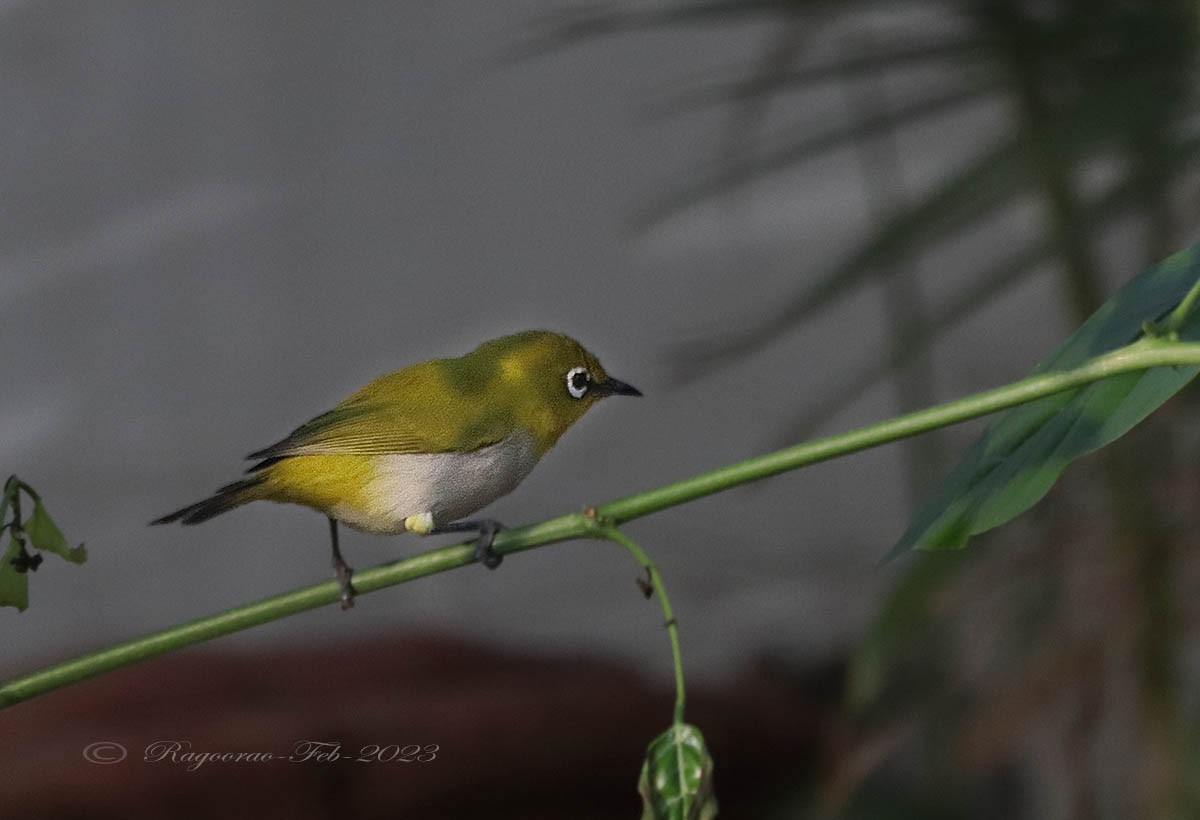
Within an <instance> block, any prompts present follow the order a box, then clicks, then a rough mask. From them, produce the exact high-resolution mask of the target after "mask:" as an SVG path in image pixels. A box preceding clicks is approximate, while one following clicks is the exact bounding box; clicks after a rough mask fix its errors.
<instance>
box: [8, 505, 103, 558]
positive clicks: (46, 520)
mask: <svg viewBox="0 0 1200 820" xmlns="http://www.w3.org/2000/svg"><path fill="white" fill-rule="evenodd" d="M24 529H25V534H26V535H27V536H29V542H30V543H31V544H32V545H33V546H34V547H35V548H37V549H39V550H43V551H44V552H52V553H54V554H55V555H61V556H62V557H63V558H65V559H67V560H68V561H71V562H72V563H75V564H82V563H83V562H84V561H86V560H87V550H85V549H84V548H83V545H82V544H81V545H79V546H78V547H72V546H71V545H70V544H68V543H67V539H66V538H65V537H64V536H63V534H62V530H60V529H59V528H58V525H57V524H55V523H54V520H53V519H52V518H50V515H49V514H48V513H47V512H46V508H45V507H44V506H42V502H41V501H40V500H36V501H34V504H33V515H31V516H29V520H28V521H26V522H25V525H24Z"/></svg>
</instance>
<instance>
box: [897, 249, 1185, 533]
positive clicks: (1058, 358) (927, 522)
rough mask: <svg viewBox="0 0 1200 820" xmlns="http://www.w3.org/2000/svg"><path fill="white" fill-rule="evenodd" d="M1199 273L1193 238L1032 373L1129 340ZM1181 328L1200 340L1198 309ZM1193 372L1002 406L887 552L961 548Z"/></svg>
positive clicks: (1021, 507) (1123, 377)
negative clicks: (959, 462)
mask: <svg viewBox="0 0 1200 820" xmlns="http://www.w3.org/2000/svg"><path fill="white" fill-rule="evenodd" d="M1198 277H1200V245H1193V246H1192V247H1190V248H1188V249H1187V250H1184V251H1180V252H1179V253H1177V254H1175V255H1174V256H1172V257H1171V258H1169V259H1167V260H1165V261H1164V262H1161V263H1159V264H1158V265H1155V266H1154V267H1152V268H1150V269H1149V270H1147V271H1145V272H1144V273H1142V274H1141V275H1139V276H1138V277H1136V278H1135V279H1134V280H1133V281H1131V282H1129V284H1127V285H1126V286H1125V287H1123V288H1121V290H1119V291H1118V292H1117V294H1116V295H1115V296H1113V297H1112V298H1111V299H1110V300H1109V301H1108V302H1106V303H1105V304H1104V305H1102V306H1101V307H1100V309H1099V310H1098V311H1096V313H1095V314H1094V315H1093V316H1092V317H1091V318H1090V319H1088V320H1087V321H1086V322H1085V323H1084V324H1083V326H1082V327H1080V328H1079V330H1077V331H1076V332H1075V333H1074V334H1073V335H1072V336H1071V337H1070V338H1069V339H1067V341H1066V342H1065V343H1064V344H1063V345H1062V346H1061V347H1060V348H1058V350H1056V351H1055V352H1054V353H1053V354H1051V355H1050V357H1049V358H1047V359H1046V360H1045V361H1043V362H1042V363H1041V364H1040V365H1038V366H1037V368H1035V370H1034V372H1035V373H1043V372H1046V371H1051V370H1061V369H1067V368H1071V367H1075V366H1077V365H1079V364H1081V363H1082V362H1084V361H1085V360H1087V359H1090V358H1092V357H1094V356H1097V355H1099V354H1101V353H1105V352H1107V351H1110V350H1114V349H1116V348H1118V347H1121V346H1123V345H1126V344H1129V343H1130V342H1133V341H1135V340H1136V339H1137V338H1138V336H1139V335H1141V332H1142V331H1141V327H1142V323H1143V322H1145V321H1147V320H1152V319H1157V318H1159V317H1161V316H1162V315H1163V314H1164V313H1166V312H1167V311H1169V310H1170V309H1171V308H1173V307H1174V306H1175V305H1177V304H1178V303H1179V302H1180V300H1182V299H1183V297H1184V296H1185V295H1186V294H1187V292H1188V290H1189V289H1190V288H1191V286H1192V285H1193V284H1194V283H1195V282H1196V280H1197V278H1198ZM1180 337H1181V338H1182V339H1186V340H1189V341H1195V340H1198V339H1200V317H1198V316H1197V315H1196V314H1193V315H1192V317H1191V318H1189V320H1188V321H1187V323H1186V324H1185V326H1184V327H1183V328H1182V329H1181V331H1180ZM1198 372H1200V367H1196V366H1187V367H1158V368H1154V369H1152V370H1146V371H1141V372H1131V373H1122V374H1119V375H1116V376H1112V377H1110V378H1107V379H1103V380H1101V381H1098V382H1094V383H1092V384H1090V385H1088V386H1087V387H1082V388H1079V389H1076V390H1071V391H1066V392H1064V393H1059V394H1056V395H1054V396H1047V397H1046V398H1043V399H1039V400H1037V401H1034V402H1030V403H1029V404H1025V405H1021V406H1020V407H1014V408H1013V409H1011V410H1007V411H1005V412H1004V413H1002V414H1000V415H999V416H997V417H996V419H995V420H994V421H993V422H992V423H991V425H990V426H989V427H988V428H987V430H986V431H984V433H983V435H982V436H981V437H980V438H979V440H978V441H976V442H975V444H974V446H972V448H971V449H970V451H968V453H967V455H966V457H965V458H964V459H963V461H962V463H961V464H959V466H958V467H957V468H955V470H954V471H953V472H951V474H950V475H949V476H948V477H947V478H946V480H945V481H944V482H943V483H942V485H941V486H940V487H939V488H938V489H937V491H936V492H935V493H934V495H933V497H932V499H931V500H930V501H929V502H927V503H926V504H925V506H923V507H922V508H921V509H920V510H919V511H918V512H917V515H916V517H915V518H914V519H913V521H912V523H911V524H910V525H909V527H908V529H907V530H906V531H905V533H904V535H903V536H901V538H900V541H899V542H898V543H897V544H896V546H895V547H894V548H893V549H892V552H891V553H890V554H891V555H896V554H898V553H900V552H903V551H906V550H908V549H912V548H917V549H947V548H958V547H962V546H964V545H965V544H966V542H967V539H968V538H970V536H972V535H978V534H979V533H981V532H985V531H987V530H989V529H992V528H993V527H997V526H999V525H1001V524H1003V523H1005V522H1007V521H1009V520H1011V519H1012V518H1014V517H1015V516H1017V515H1019V514H1020V513H1022V512H1024V511H1025V510H1026V509H1028V508H1029V507H1030V506H1032V505H1033V504H1034V503H1035V502H1037V501H1038V500H1040V499H1041V498H1042V496H1044V495H1045V494H1046V493H1047V491H1049V489H1050V487H1051V485H1053V483H1054V481H1055V480H1056V479H1057V478H1058V476H1059V475H1060V474H1061V473H1062V471H1063V470H1064V469H1065V468H1066V466H1067V465H1068V464H1070V463H1071V462H1072V461H1074V460H1075V459H1077V458H1079V457H1081V456H1084V455H1086V454H1088V453H1090V452H1092V451H1093V450H1097V449H1099V448H1100V447H1103V446H1104V445H1106V444H1108V443H1110V442H1112V441H1113V440H1115V439H1117V438H1119V437H1120V436H1121V435H1123V434H1124V433H1125V432H1127V431H1128V430H1129V429H1130V428H1131V427H1133V426H1134V425H1135V424H1137V423H1138V422H1139V421H1141V420H1142V419H1143V418H1145V417H1146V416H1147V415H1149V414H1150V413H1151V412H1152V411H1153V410H1154V409H1155V408H1157V407H1158V406H1159V405H1161V404H1162V403H1163V402H1165V401H1166V400H1167V399H1168V398H1170V397H1171V396H1172V395H1174V394H1175V393H1176V392H1177V391H1178V390H1179V389H1180V388H1182V387H1183V386H1184V385H1185V384H1187V383H1188V382H1189V381H1191V380H1192V378H1193V377H1195V375H1196V374H1197V373H1198Z"/></svg>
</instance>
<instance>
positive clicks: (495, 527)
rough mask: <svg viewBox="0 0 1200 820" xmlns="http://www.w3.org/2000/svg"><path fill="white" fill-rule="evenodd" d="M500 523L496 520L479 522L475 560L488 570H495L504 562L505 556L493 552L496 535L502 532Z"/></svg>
mask: <svg viewBox="0 0 1200 820" xmlns="http://www.w3.org/2000/svg"><path fill="white" fill-rule="evenodd" d="M500 529H501V527H500V522H499V521H497V520H495V519H494V518H485V519H483V520H482V521H480V522H479V540H478V541H476V542H475V560H476V561H478V562H479V563H481V564H483V565H484V566H485V567H487V568H488V569H495V568H496V567H498V566H500V562H501V561H503V560H504V556H503V555H497V554H496V553H494V552H492V542H493V541H495V540H496V533H498V532H500Z"/></svg>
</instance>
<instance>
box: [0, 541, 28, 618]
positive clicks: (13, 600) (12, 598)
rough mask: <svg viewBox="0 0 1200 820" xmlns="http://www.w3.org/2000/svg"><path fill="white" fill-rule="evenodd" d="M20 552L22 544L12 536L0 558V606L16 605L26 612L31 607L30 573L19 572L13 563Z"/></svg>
mask: <svg viewBox="0 0 1200 820" xmlns="http://www.w3.org/2000/svg"><path fill="white" fill-rule="evenodd" d="M20 554H21V546H20V545H19V544H18V543H17V539H15V538H12V537H11V536H10V537H9V539H8V547H7V548H6V549H5V550H4V557H3V558H0V606H15V607H16V608H17V609H19V610H20V611H21V612H24V611H25V610H26V609H28V607H29V573H26V572H17V568H16V567H14V566H13V563H12V562H13V559H14V558H16V557H17V556H18V555H20Z"/></svg>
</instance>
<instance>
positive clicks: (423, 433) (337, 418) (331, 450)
mask: <svg viewBox="0 0 1200 820" xmlns="http://www.w3.org/2000/svg"><path fill="white" fill-rule="evenodd" d="M411 370H414V368H410V369H409V371H411ZM409 371H398V372H397V373H392V374H389V375H387V376H382V377H380V378H379V379H376V380H375V381H374V382H372V383H371V384H369V385H367V386H366V387H364V388H363V389H362V390H360V391H358V392H357V393H355V394H354V395H352V396H350V397H349V398H348V399H346V400H345V401H344V402H342V403H341V404H339V405H338V406H337V407H335V408H333V409H332V410H330V411H329V412H327V413H322V414H321V415H319V416H317V417H316V418H314V419H312V420H311V421H309V422H306V423H305V424H302V425H301V426H299V427H297V428H296V429H295V430H293V431H292V432H291V434H289V435H288V436H287V437H286V438H284V439H283V440H281V441H278V442H276V443H275V444H272V445H271V446H270V447H266V448H264V449H262V450H258V451H256V452H254V453H251V454H250V455H249V456H247V458H251V459H265V460H267V461H271V462H273V461H275V460H278V459H280V458H287V457H290V456H302V455H329V454H343V455H383V454H390V453H449V452H470V451H472V450H478V449H479V448H480V447H486V446H487V445H489V444H495V443H496V442H498V441H500V440H502V439H503V438H505V436H506V435H508V433H509V432H511V427H512V425H511V423H509V422H508V421H507V420H506V416H505V414H503V413H501V412H496V410H495V409H494V408H490V407H488V403H487V402H485V401H479V400H478V398H479V397H477V396H466V397H464V396H461V395H458V394H456V393H454V392H453V391H446V390H439V389H428V388H429V379H428V378H413V376H414V375H420V374H419V373H418V374H413V373H410V372H409ZM264 466H266V464H265V463H264V464H257V465H255V466H254V467H251V468H250V469H251V471H253V470H256V469H259V468H261V467H264Z"/></svg>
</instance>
